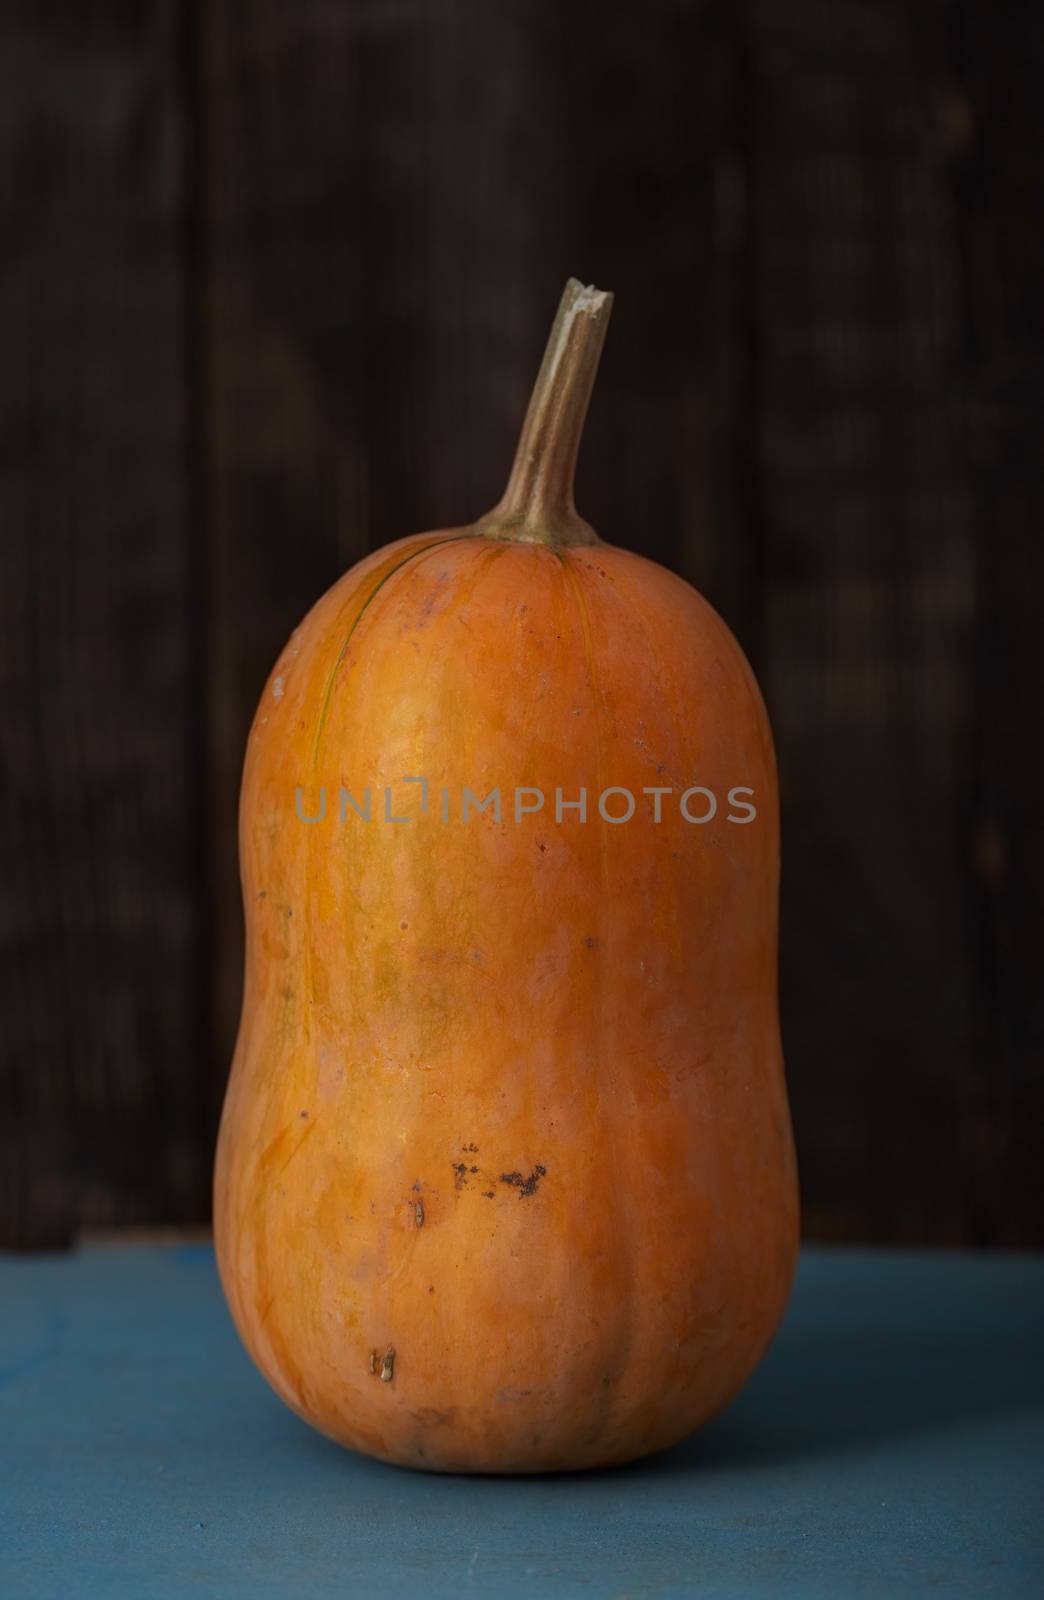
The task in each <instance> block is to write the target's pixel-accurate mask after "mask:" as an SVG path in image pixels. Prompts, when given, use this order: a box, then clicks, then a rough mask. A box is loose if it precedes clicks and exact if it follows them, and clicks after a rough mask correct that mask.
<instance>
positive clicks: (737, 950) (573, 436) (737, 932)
mask: <svg viewBox="0 0 1044 1600" xmlns="http://www.w3.org/2000/svg"><path fill="white" fill-rule="evenodd" d="M609 305H610V297H609V296H608V295H604V294H601V293H599V292H598V291H595V290H592V289H582V288H581V286H580V285H579V284H577V283H575V282H571V283H570V284H569V285H568V287H567V289H566V293H565V296H564V298H563V302H562V305H561V307H560V310H559V315H558V319H557V321H556V323H555V327H554V329H553V331H552V337H551V341H550V343H549V346H548V352H547V355H546V356H545V359H544V364H543V367H542V368H541V372H540V376H539V378H538V381H537V387H536V390H535V391H534V397H533V400H532V402H531V405H530V409H529V413H528V415H527V418H526V424H525V427H524V430H523V434H522V439H521V443H520V446H519V452H518V456H517V459H516V463H515V467H514V470H513V472H512V476H511V480H510V483H509V487H508V490H507V493H506V494H505V497H504V499H503V500H502V501H501V503H500V505H499V506H498V507H497V508H496V510H495V511H493V512H491V513H490V514H489V515H488V516H487V517H485V518H483V519H482V520H481V521H480V522H478V523H477V524H475V525H474V526H471V527H467V528H458V529H451V530H449V531H444V532H436V533H429V534H422V535H419V536H417V537H415V538H410V539H404V540H402V541H401V542H399V543H398V544H394V545H391V546H389V547H388V548H387V549H384V550H381V551H379V552H377V553H376V554H374V555H371V556H369V557H368V558H367V559H366V560H364V561H362V562H360V563H359V565H358V566H356V567H354V568H353V569H352V570H351V571H350V572H348V573H347V574H346V575H345V576H344V577H343V578H341V579H340V581H339V582H338V583H336V584H335V585H334V587H333V588H332V589H331V590H330V591H329V593H328V594H326V595H325V596H324V597H323V599H321V600H320V601H319V603H318V604H317V605H316V606H315V608H314V609H313V610H312V611H311V612H310V613H309V615H308V616H307V618H306V619H305V621H304V622H303V623H302V624H301V626H300V628H299V629H298V630H297V631H296V632H295V633H294V635H293V637H292V639H291V640H290V643H289V644H288V645H287V647H286V649H285V651H284V652H283V655H282V656H281V657H280V659H279V661H278V662H277V663H276V666H275V669H274V672H273V674H272V677H271V678H270V680H269V683H268V686H267V688H266V689H265V692H264V695H263V696H262V700H261V705H260V707H259V710H258V714H257V717H256V719H255V722H254V726H253V730H252V733H251V735H250V741H249V749H248V754H247V761H246V770H245V774H244V779H243V793H242V806H241V857H242V876H243V892H244V900H245V907H246V922H247V958H246V984H245V996H244V1002H243V1015H242V1024H241V1029H240V1034H239V1041H238V1045H237V1049H236V1055H235V1061H234V1064H233V1069H232V1076H231V1081H230V1084H229V1089H228V1095H227V1099H226V1104H225V1110H224V1116H223V1120H222V1125H221V1135H220V1142H219V1149H218V1160H217V1173H216V1186H215V1228H216V1237H217V1250H218V1261H219V1265H220V1270H221V1276H222V1281H223V1284H224V1288H225V1292H226V1294H227V1297H228V1301H229V1305H230V1307H231V1309H232V1314H233V1316H234V1318H235V1322H236V1325H237V1327H238V1329H239V1331H240V1334H241V1335H242V1338H243V1340H244V1343H245V1344H246V1346H247V1348H248V1350H249V1351H250V1353H251V1355H252V1356H253V1358H254V1360H255V1361H256V1362H257V1364H258V1366H259V1367H260V1369H261V1371H262V1372H263V1373H264V1374H265V1376H266V1377H267V1378H268V1380H269V1382H270V1383H271V1384H272V1386H273V1388H275V1389H276V1391H277V1392H278V1393H279V1394H280V1395H281V1396H282V1397H283V1399H284V1400H285V1401H286V1402H287V1404H288V1405H289V1406H291V1407H292V1408H293V1409H294V1410H295V1411H296V1412H298V1413H299V1415H301V1416H302V1417H304V1418H305V1419H306V1420H307V1421H309V1422H310V1423H312V1424H314V1425H315V1427H317V1428H319V1429H321V1430H322V1431H323V1432H324V1433H326V1434H329V1435H330V1436H331V1437H333V1438H335V1439H337V1440H340V1441H341V1443H343V1444H345V1445H348V1446H350V1447H351V1448H353V1449H356V1450H362V1451H366V1452H368V1453H370V1454H371V1455H374V1456H379V1457H382V1458H383V1459H385V1460H389V1461H394V1462H399V1463H403V1464H407V1465H410V1466H415V1467H426V1468H438V1469H444V1470H453V1471H474V1472H535V1471H543V1470H546V1469H558V1468H579V1467H592V1466H601V1465H606V1464H609V1463H613V1462H620V1461H625V1460H628V1459H630V1458H632V1457H635V1456H638V1455H641V1454H643V1453H645V1452H647V1451H652V1450H656V1449H658V1448H660V1447H662V1446H665V1445H669V1444H671V1443H672V1442H673V1441H675V1440H677V1439H678V1438H680V1437H681V1436H682V1435H684V1434H686V1433H687V1432H689V1431H690V1430H691V1429H693V1428H695V1427H696V1426H697V1425H698V1424H699V1423H701V1422H703V1421H704V1420H705V1419H706V1418H707V1417H709V1416H711V1415H712V1414H713V1413H714V1412H716V1411H717V1410H718V1409H719V1408H720V1407H721V1406H722V1405H724V1404H725V1403H726V1402H727V1401H728V1400H729V1399H730V1397H731V1396H732V1395H733V1394H735V1392H736V1390H737V1389H738V1388H739V1386H740V1385H741V1384H742V1383H743V1381H744V1380H745V1378H746V1377H747V1376H748V1374H749V1373H750V1372H751V1370H752V1369H753V1367H754V1365H755V1364H756V1362H757V1361H758V1359H759V1357H760V1356H761V1354H762V1352H763V1351H764V1349H765V1347H766V1345H767V1343H768V1341H769V1339H770V1338H771V1336H772V1334H773V1331H774V1330H775V1328H776V1325H777V1323H778V1321H779V1319H780V1316H781V1314H782V1311H783V1307H784V1304H785V1302H786V1298H787V1294H788V1291H789V1286H790V1282H791V1276H792V1270H793V1264H794V1258H795V1251H796V1241H797V1218H798V1211H797V1193H796V1176H795V1163H794V1154H793V1145H792V1139H791V1131H790V1122H789V1116H788V1110H787V1101H786V1091H785V1087H784V1081H783V1069H782V1059H781V1054H780V1043H779V1030H778V1016H777V998H776V927H777V894H778V877H779V855H778V836H777V797H776V780H775V770H774V760H773V752H772V742H771V736H770V732H769V727H768V723H767V720H766V716H765V711H764V707H763V705H762V701H761V698H760V695H759V693H758V690H757V686H756V684H755V682H754V679H753V677H752V675H751V672H750V669H749V667H748V666H747V663H746V661H745V660H744V658H743V655H742V653H741V651H740V649H739V647H738V646H737V644H736V643H735V641H734V639H733V638H732V636H731V634H730V633H729V632H728V630H727V628H726V627H725V625H724V624H723V623H722V622H721V620H720V619H719V618H718V616H717V615H716V614H715V612H714V611H713V610H712V609H711V608H710V606H708V605H707V604H706V602H705V601H703V600H702V599H701V598H700V597H699V595H697V594H696V593H695V592H694V590H692V589H691V588H690V587H689V586H688V585H687V584H686V583H684V582H682V581H681V580H680V579H679V578H677V577H674V576H672V574H671V573H669V572H667V571H665V570H664V569H663V568H661V567H659V566H656V565H655V564H653V563H652V562H650V561H647V560H645V559H643V558H641V557H639V556H636V555H633V554H630V553H628V552H627V551H625V550H622V549H616V548H613V547H612V546H609V545H606V544H603V543H602V542H601V541H600V540H599V539H598V538H597V536H596V535H595V534H594V533H593V532H592V530H591V529H590V528H589V527H588V526H587V524H586V523H585V522H583V520H582V519H581V518H580V517H579V516H578V515H577V513H576V511H575V509H574V507H573V498H572V479H573V469H574V466H575V459H576V453H577V449H578V446H579V439H580V432H581V429H582V425H583V420H584V415H585V412H586V408H587V401H588V398H589V394H590V389H591V385H592V382H593V378H594V372H595V368H596V366H597V362H598V356H599V352H600V347H601V342H602V338H603V336H604V329H605V323H606V320H607V316H608V311H609ZM422 779H423V780H424V781H423V782H422V781H420V780H422ZM411 780H413V781H411ZM582 790H583V791H586V814H585V813H584V812H583V811H582V810H581V806H580V800H581V791H582ZM538 795H542V796H543V799H542V803H540V804H538ZM712 811H713V814H711V813H712ZM752 813H753V814H752ZM400 818H402V819H406V820H396V819H400Z"/></svg>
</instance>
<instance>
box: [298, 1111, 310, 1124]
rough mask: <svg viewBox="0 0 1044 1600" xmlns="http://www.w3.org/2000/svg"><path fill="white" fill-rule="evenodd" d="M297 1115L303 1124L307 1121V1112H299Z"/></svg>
mask: <svg viewBox="0 0 1044 1600" xmlns="http://www.w3.org/2000/svg"><path fill="white" fill-rule="evenodd" d="M298 1115H299V1116H300V1117H301V1119H302V1121H304V1122H307V1121H308V1112H307V1111H301V1112H299V1113H298Z"/></svg>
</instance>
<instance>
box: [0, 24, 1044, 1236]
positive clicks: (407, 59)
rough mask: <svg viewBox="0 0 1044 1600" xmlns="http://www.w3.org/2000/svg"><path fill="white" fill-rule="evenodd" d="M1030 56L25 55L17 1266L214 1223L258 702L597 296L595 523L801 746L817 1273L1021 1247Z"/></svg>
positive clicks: (20, 260)
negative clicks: (105, 1234)
mask: <svg viewBox="0 0 1044 1600" xmlns="http://www.w3.org/2000/svg"><path fill="white" fill-rule="evenodd" d="M1038 11H1039V7H1035V6H1034V5H1033V4H1032V3H1031V0H1013V3H1012V4H1011V5H1006V6H1004V7H995V6H993V7H991V6H988V5H987V4H986V0H925V3H920V0H916V3H915V0H743V3H741V4H729V5H727V4H725V3H724V0H651V4H649V5H647V6H645V7H644V8H643V9H642V14H641V19H640V21H639V20H638V18H637V17H636V13H635V9H634V6H633V5H632V4H630V3H624V0H607V3H606V4H604V5H602V6H601V7H599V9H598V15H597V22H596V24H595V23H594V22H593V21H592V18H591V16H590V15H589V14H588V13H586V12H582V11H581V10H580V9H578V8H569V7H563V6H561V5H559V4H554V3H552V0H531V3H527V4H525V5H523V4H520V3H519V0H485V3H483V0H358V3H356V4H352V5H333V4H330V0H299V3H297V4H295V5H293V6H287V5H284V4H280V3H278V0H254V3H253V4H252V5H251V6H249V7H245V6H243V5H241V4H237V3H236V0H213V3H209V0H208V3H207V4H203V3H202V0H123V3H117V0H103V3H102V4H100V5H97V6H91V7H90V8H85V7H83V6H75V5H73V4H72V0H47V3H46V4H42V5H40V4H37V5H32V6H31V5H30V4H29V3H28V0H15V3H14V4H13V6H9V7H8V8H7V11H6V12H5V15H4V19H3V22H2V24H0V42H2V43H3V46H4V51H3V57H2V60H3V66H2V67H0V74H2V79H0V81H2V82H3V85H4V88H5V96H4V105H5V111H4V114H3V116H4V124H3V133H2V160H3V163H4V174H5V178H6V179H7V185H6V188H7V193H8V194H9V195H10V197H11V201H10V208H11V217H10V223H9V226H8V228H7V229H6V230H5V235H4V241H3V245H2V247H0V273H2V281H3V291H4V293H3V303H4V312H5V316H6V327H7V331H6V334H5V355H6V360H5V363H4V368H3V372H2V375H0V405H2V407H3V416H4V424H3V425H4V430H5V435H4V436H5V440H6V441H8V444H7V449H6V453H5V458H4V473H3V478H2V487H0V493H2V496H3V507H2V514H3V524H4V535H3V540H2V541H0V544H2V549H0V561H2V562H3V563H4V566H3V587H2V589H0V618H2V620H3V622H4V623H5V627H4V630H3V638H2V641H0V661H2V663H3V672H4V682H5V687H6V688H7V690H8V704H9V706H14V708H15V709H14V714H13V716H12V715H8V717H7V718H6V719H5V721H4V723H3V725H2V729H0V740H2V750H3V759H4V778H5V783H4V801H5V806H6V808H7V810H6V815H7V818H8V826H7V828H6V830H5V835H4V840H3V844H2V845H0V851H2V852H3V853H5V855H6V859H7V866H6V868H5V877H4V880H3V881H4V898H3V901H2V902H0V1006H2V1008H3V1013H4V1015H5V1016H7V1017H11V1018H13V1019H14V1021H13V1024H12V1025H9V1026H8V1027H7V1029H6V1030H5V1036H4V1049H5V1051H6V1052H7V1053H8V1059H7V1060H6V1061H5V1063H4V1071H3V1076H2V1078H0V1112H2V1117H0V1128H2V1130H3V1131H2V1132H0V1151H2V1165H0V1228H2V1231H3V1237H4V1238H5V1239H11V1240H15V1241H22V1242H32V1241H34V1240H35V1241H38V1242H46V1241H47V1240H51V1239H61V1238H64V1237H66V1236H67V1235H68V1234H69V1232H70V1231H71V1230H72V1229H73V1228H74V1227H75V1226H76V1225H77V1224H79V1223H80V1222H87V1223H90V1224H91V1225H100V1226H105V1225H109V1224H110V1223H118V1222H120V1221H128V1222H140V1221H144V1220H151V1221H192V1220H198V1219H200V1218H202V1217H204V1216H205V1215H206V1206H207V1170H208V1167H209V1162H210V1155H211V1146H210V1140H211V1139H212V1135H213V1130H214V1127H215V1124H216V1116H217V1111H218V1108H219V1105H220V1099H221V1095H222V1092H223V1088H224V1083H225V1079H226V1074H227V1066H228V1059H229V1053H230V1049H231V1040H232V1038H233V1036H234V1032H235V1025H236V1020H237V1015H238V1007H239V994H240V979H241V959H242V958H241V909H240V903H239V884H238V871H237V863H236V854H235V819H236V811H237V804H238V786H239V773H240V766H241V760H242V753H243V748H244V743H245V737H246V730H247V726H248V723H249V720H250V716H251V714H252V711H253V708H254V705H255V703H256V699H257V696H258V694H259V692H260V688H261V685H262V683H263V681H264V678H265V675H266V673H267V671H268V669H269V667H270V666H271V663H272V662H273V660H274V659H275V657H276V654H277V652H278V650H279V649H280V647H281V645H282V644H283V642H284V640H285V639H286V637H287V635H288V634H289V632H290V630H291V628H292V627H293V626H294V625H295V624H296V623H297V621H298V620H299V619H300V617H301V616H302V614H303V613H304V612H305V611H306V609H307V608H308V607H309V606H310V604H311V603H312V602H313V601H314V600H315V598H316V597H317V596H318V595H319V594H320V593H321V592H322V591H323V590H324V589H325V588H326V587H327V586H328V585H329V584H330V583H332V582H333V581H334V579H335V578H336V577H337V576H338V575H339V574H340V573H341V572H342V571H343V570H344V569H345V568H346V567H348V566H349V565H350V564H351V563H352V562H353V561H355V560H356V559H357V558H358V557H359V556H361V555H362V554H364V553H365V552H366V551H367V550H369V549H371V548H374V547H375V546H377V545H379V544H381V543H383V542H384V541H386V540H390V539H392V538H396V537H398V536H400V535H403V534H406V533H410V532H415V531H418V530H421V529H423V528H425V527H429V528H430V527H437V526H439V525H442V524H445V523H447V522H456V521H460V520H463V519H467V518H470V517H472V516H474V515H477V514H478V513H480V512H481V511H483V510H485V509H486V508H487V507H488V506H489V505H490V504H491V503H492V502H493V500H495V499H496V497H497V495H498V493H499V491H500V488H501V487H502V482H503V477H504V473H505V471H506V468H507V465H508V463H509V459H510V455H511V451H512V447H513V443H514V436H515V430H516V428H517V426H518V422H519V420H520V417H521V414H522V411H523V409H524V405H525V400H526V395H527V393H528V387H529V384H530V382H531V379H532V376H533V372H534V369H535V366H536V363H537V360H538V357H539V352H540V349H541V346H542V341H543V337H544V334H545V332H546V327H547V321H548V318H549V316H550V314H551V311H552V309H553V307H554V304H555V301H556V299H557V296H558V293H559V291H560V289H561V285H562V283H563V281H564V279H565V278H566V277H567V276H568V275H569V274H571V273H575V274H577V275H579V276H581V277H583V278H585V279H586V280H587V281H593V282H596V283H600V284H604V285H605V286H607V287H610V288H612V289H613V290H614V291H615V292H616V297H617V298H616V307H615V311H614V316H613V326H612V330H611V334H610V340H609V344H608V347H607V351H606V359H605V362H604V364H603V372H602V376H601V378H600V381H599V386H598V392H597V394H596V398H595V402H594V406H593V408H592V413H591V418H590V422H589V428H588V434H587V438H586V441H585V445H584V450H583V453H582V457H581V462H580V473H579V483H578V499H579V502H580V505H581V509H582V510H583V511H584V513H585V515H587V516H588V517H589V519H590V520H591V521H592V522H593V523H594V524H595V526H597V527H598V528H599V530H600V531H601V533H602V534H603V535H604V536H605V537H606V538H607V539H610V540H614V541H617V542H619V543H621V544H625V545H627V546H629V547H631V548H634V549H638V550H641V551H643V552H644V553H646V554H648V555H651V556H654V557H655V558H657V559H659V560H661V561H664V562H665V563H667V564H668V565H670V566H672V567H674V568H675V569H676V570H678V571H680V572H681V573H683V575H684V576H686V577H687V578H689V579H690V581H692V582H694V583H695V584H696V585H697V586H698V587H699V588H700V589H701V590H702V591H703V592H704V593H705V594H706V595H707V597H708V598H709V599H710V600H711V601H712V602H713V603H714V604H715V605H716V606H717V607H718V608H719V610H720V611H721V612H722V614H723V615H724V616H725V617H726V619H727V620H728V621H729V623H730V625H731V626H732V627H733V629H734V631H735V632H736V634H737V636H738V637H739V639H740V641H741V643H742V644H743V646H744V648H745V649H746V650H747V652H748V654H749V655H750V656H751V658H752V660H753V662H754V664H755V666H756V668H757V670H758V672H759V675H760V676H761V678H762V681H763V685H764V688H765V690H766V694H767V697H768V699H769V702H770V709H771V711H772V714H773V718H774V723H775V728H776V735H777V742H778V747H779V759H780V772H781V780H782V790H783V796H784V902H783V918H784V921H783V970H782V978H783V1005H784V1017H783V1021H784V1041H785V1047H786V1052H787V1059H788V1070H789V1079H790V1085H791V1090H792V1095H793V1101H794V1111H795V1123H796V1128H797V1133H798V1139H799V1145H800V1153H801V1158H802V1171H803V1181H804V1191H805V1202H806V1216H807V1224H808V1228H809V1230H810V1232H812V1233H813V1234H816V1235H819V1236H827V1237H844V1238H878V1239H886V1238H893V1239H915V1238H917V1239H923V1240H926V1241H932V1242H947V1241H957V1240H961V1241H964V1242H968V1243H982V1244H989V1243H1008V1244H1019V1243H1021V1244H1029V1243H1034V1242H1036V1243H1039V1242H1041V1233H1040V1216H1041V1208H1040V1206H1039V1177H1038V1173H1039V1170H1040V1167H1041V1148H1040V1127H1041V1125H1042V1123H1044V1117H1042V1116H1041V1112H1042V1110H1044V1106H1042V1089H1041V1076H1042V1074H1041V1064H1042V1060H1044V1049H1042V1040H1044V1016H1042V1005H1044V988H1042V986H1041V985H1040V983H1039V981H1038V972H1039V967H1040V960H1041V953H1042V951H1044V928H1042V925H1041V917H1042V913H1041V906H1042V904H1044V843H1042V830H1041V829H1040V827H1039V825H1038V823H1037V796H1038V794H1039V793H1040V792H1041V779H1042V778H1044V772H1042V771H1041V760H1042V756H1041V752H1040V749H1039V741H1038V742H1037V743H1035V742H1034V737H1033V730H1032V728H1031V727H1030V718H1031V716H1032V714H1033V704H1034V702H1033V699H1032V695H1033V693H1034V691H1035V690H1036V688H1037V686H1038V685H1039V684H1040V683H1041V680H1042V677H1044V673H1042V668H1044V661H1042V659H1041V650H1042V646H1041V637H1042V635H1041V630H1040V628H1039V626H1038V625H1037V622H1036V601H1037V595H1038V594H1039V592H1040V588H1041V584H1040V579H1041V575H1042V574H1041V561H1042V555H1041V542H1040V536H1039V528H1040V522H1041V515H1042V509H1044V508H1042V501H1044V488H1042V475H1041V467H1040V463H1039V450H1038V447H1037V441H1038V438H1039V432H1040V419H1041V415H1042V411H1044V396H1042V392H1041V383H1040V369H1041V353H1042V351H1044V327H1042V326H1041V309H1040V297H1039V292H1038V286H1039V283H1040V281H1041V275H1042V267H1044V261H1042V259H1041V257H1042V252H1044V229H1042V228H1041V226H1040V224H1039V220H1038V218H1039V210H1040V200H1041V194H1042V189H1044V171H1042V169H1044V154H1042V151H1044V139H1042V137H1041V134H1042V131H1044V130H1042V128H1041V109H1040V107H1041V101H1040V96H1039V95H1038V93H1037V91H1036V82H1037V79H1038V77H1039V74H1040V71H1041V67H1042V65H1044V37H1042V33H1044V26H1042V23H1041V20H1040V17H1039V16H1038Z"/></svg>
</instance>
